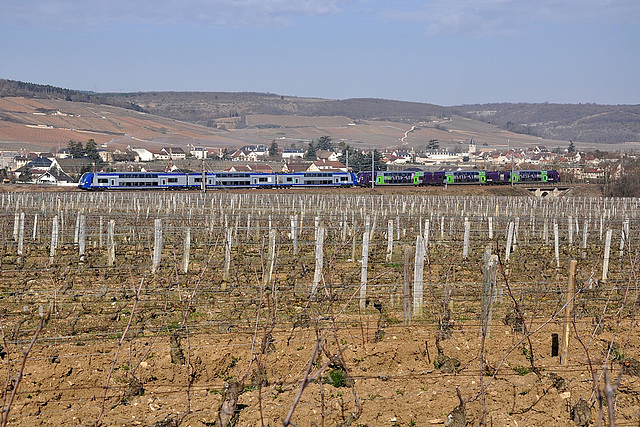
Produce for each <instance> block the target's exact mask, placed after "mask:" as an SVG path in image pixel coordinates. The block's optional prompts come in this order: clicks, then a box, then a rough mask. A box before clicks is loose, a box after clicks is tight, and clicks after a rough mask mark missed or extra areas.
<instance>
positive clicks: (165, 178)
mask: <svg viewBox="0 0 640 427" xmlns="http://www.w3.org/2000/svg"><path fill="white" fill-rule="evenodd" d="M372 176H373V180H375V182H374V185H377V186H383V187H384V186H400V185H404V186H408V185H413V186H416V187H420V186H432V185H456V184H478V185H491V184H496V185H498V184H510V183H513V184H534V183H557V182H560V174H559V173H558V172H557V171H555V170H515V171H483V170H459V171H438V172H428V171H376V172H374V173H373V174H372V172H371V171H364V172H359V173H358V174H357V175H356V174H355V173H353V172H326V171H325V172H322V171H320V172H290V173H289V172H277V173H275V172H274V173H265V172H207V173H205V174H204V175H203V174H202V173H183V172H87V173H85V174H83V175H82V177H81V178H80V181H79V183H78V188H80V189H83V190H153V189H165V190H178V189H201V188H202V179H203V177H204V180H205V183H204V186H205V188H207V189H216V188H225V189H231V188H296V187H302V188H309V187H333V188H336V187H338V188H340V187H342V188H346V187H355V186H361V187H370V186H371V181H372Z"/></svg>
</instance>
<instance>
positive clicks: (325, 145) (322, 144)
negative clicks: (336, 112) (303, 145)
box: [316, 136, 333, 151]
mask: <svg viewBox="0 0 640 427" xmlns="http://www.w3.org/2000/svg"><path fill="white" fill-rule="evenodd" d="M316 150H326V151H332V150H333V142H332V141H331V138H330V137H328V136H321V137H320V138H318V142H317V143H316Z"/></svg>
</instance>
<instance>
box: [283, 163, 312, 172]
mask: <svg viewBox="0 0 640 427" xmlns="http://www.w3.org/2000/svg"><path fill="white" fill-rule="evenodd" d="M310 166H311V162H293V163H285V164H284V166H282V172H285V173H293V172H306V171H307V170H309V167H310Z"/></svg>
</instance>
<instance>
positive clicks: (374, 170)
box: [371, 149, 376, 190]
mask: <svg viewBox="0 0 640 427" xmlns="http://www.w3.org/2000/svg"><path fill="white" fill-rule="evenodd" d="M373 151H374V150H373V149H372V150H371V189H372V190H374V189H375V182H376V167H375V161H374V158H373Z"/></svg>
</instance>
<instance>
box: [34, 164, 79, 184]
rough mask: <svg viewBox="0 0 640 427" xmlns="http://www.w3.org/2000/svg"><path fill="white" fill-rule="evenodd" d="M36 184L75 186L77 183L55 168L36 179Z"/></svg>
mask: <svg viewBox="0 0 640 427" xmlns="http://www.w3.org/2000/svg"><path fill="white" fill-rule="evenodd" d="M34 182H35V183H36V184H53V185H59V184H73V185H75V183H76V181H75V180H74V179H73V178H72V177H70V176H69V175H67V174H66V173H64V172H63V171H61V170H59V169H56V168H53V169H51V170H48V171H46V172H45V173H43V174H42V175H40V176H38V177H36V178H35V180H34Z"/></svg>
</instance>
